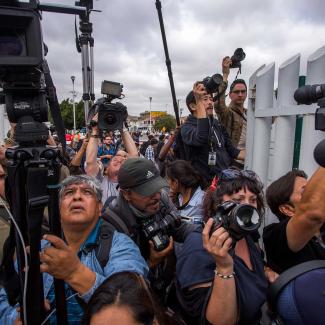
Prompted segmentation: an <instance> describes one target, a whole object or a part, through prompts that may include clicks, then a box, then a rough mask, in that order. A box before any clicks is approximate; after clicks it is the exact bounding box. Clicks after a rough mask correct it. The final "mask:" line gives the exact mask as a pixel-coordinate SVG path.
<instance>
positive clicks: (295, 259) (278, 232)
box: [263, 218, 325, 273]
mask: <svg viewBox="0 0 325 325" xmlns="http://www.w3.org/2000/svg"><path fill="white" fill-rule="evenodd" d="M289 220H290V219H289V218H288V219H285V220H282V221H280V222H279V223H272V224H271V225H268V226H267V227H265V228H264V230H263V241H264V248H265V253H266V259H267V262H268V264H269V266H270V267H271V268H272V269H273V270H274V271H276V272H278V273H281V272H283V271H285V270H287V269H289V268H290V267H292V266H295V265H297V264H300V263H303V262H308V261H311V260H323V259H325V248H324V247H322V246H321V245H320V244H319V243H318V241H317V238H316V237H314V238H312V239H311V240H310V241H309V242H308V243H307V244H306V245H305V247H304V248H302V249H301V250H300V251H299V252H296V253H295V252H293V251H291V250H290V248H289V246H288V241H287V224H288V222H289Z"/></svg>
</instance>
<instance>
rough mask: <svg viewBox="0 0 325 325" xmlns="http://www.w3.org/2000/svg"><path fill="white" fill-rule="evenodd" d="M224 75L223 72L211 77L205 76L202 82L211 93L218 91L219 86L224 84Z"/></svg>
mask: <svg viewBox="0 0 325 325" xmlns="http://www.w3.org/2000/svg"><path fill="white" fill-rule="evenodd" d="M222 81H223V77H222V75H221V74H219V73H216V74H214V75H213V76H211V77H205V78H204V79H203V80H202V84H203V85H204V87H205V89H206V90H207V92H208V93H209V94H213V93H217V92H218V91H219V86H220V85H221V84H222Z"/></svg>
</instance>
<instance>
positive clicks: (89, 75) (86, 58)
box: [76, 0, 95, 121]
mask: <svg viewBox="0 0 325 325" xmlns="http://www.w3.org/2000/svg"><path fill="white" fill-rule="evenodd" d="M77 4H82V5H83V6H85V7H86V8H87V10H86V12H85V13H83V14H81V15H79V17H80V22H79V30H80V32H81V35H80V36H78V35H77V30H76V46H77V51H78V52H79V53H81V64H82V83H83V95H82V99H83V101H84V110H85V121H87V118H88V113H89V107H90V106H91V105H90V104H92V102H93V101H94V100H95V94H94V38H93V37H92V36H91V33H92V31H93V25H92V23H91V22H90V21H89V14H90V11H91V10H92V9H93V5H92V1H85V0H84V1H80V3H77Z"/></svg>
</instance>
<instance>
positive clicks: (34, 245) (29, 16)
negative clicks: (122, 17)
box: [0, 0, 92, 325]
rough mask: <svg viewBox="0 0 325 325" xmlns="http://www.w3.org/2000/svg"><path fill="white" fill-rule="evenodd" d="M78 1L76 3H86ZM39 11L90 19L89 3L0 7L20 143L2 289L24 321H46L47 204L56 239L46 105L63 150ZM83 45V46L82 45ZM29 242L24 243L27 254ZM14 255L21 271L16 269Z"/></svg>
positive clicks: (12, 174) (6, 91) (13, 164)
mask: <svg viewBox="0 0 325 325" xmlns="http://www.w3.org/2000/svg"><path fill="white" fill-rule="evenodd" d="M91 1H92V0H87V1H86V0H83V1H81V2H80V5H85V6H86V4H90V3H91ZM41 11H50V12H58V13H67V14H75V15H79V16H80V18H81V16H83V17H84V18H86V16H87V17H88V16H89V12H90V11H89V10H88V6H87V8H83V7H78V6H60V5H54V4H40V3H39V1H38V0H29V1H24V2H20V1H17V0H8V1H1V4H0V87H1V88H2V92H1V94H0V103H1V104H5V105H6V110H7V114H8V118H9V120H10V122H12V123H17V125H16V128H15V140H16V142H17V143H18V145H17V146H14V147H12V148H9V149H8V150H7V151H6V157H7V158H8V164H7V174H8V175H7V177H6V189H7V192H6V197H7V199H8V202H9V205H10V210H11V213H12V221H13V222H12V223H11V227H12V228H13V229H11V231H10V237H9V238H8V241H7V243H8V245H7V246H6V252H5V254H4V258H3V261H2V263H1V266H0V281H1V286H3V287H4V288H5V290H6V293H7V297H8V301H9V303H10V304H11V305H15V304H16V303H17V302H19V304H20V309H21V311H22V313H21V318H22V321H23V324H25V325H26V324H41V323H44V319H45V314H46V313H45V309H44V292H43V291H44V290H43V282H42V281H43V276H42V274H41V272H40V264H41V263H40V254H39V250H40V242H41V238H42V224H43V221H44V209H45V208H46V207H47V208H48V215H49V218H48V220H49V225H50V232H51V233H52V234H55V235H57V236H61V234H62V233H61V225H60V218H59V217H58V216H59V206H58V202H59V199H58V191H59V186H58V183H59V176H60V161H59V159H58V158H59V155H60V153H59V150H58V148H56V147H52V146H47V143H46V140H47V138H48V128H47V125H46V124H45V123H44V122H46V121H47V120H48V106H49V107H50V109H51V116H52V118H53V120H54V124H55V127H56V130H57V133H58V136H59V138H60V142H61V143H62V145H63V147H65V136H64V133H65V130H64V124H63V121H62V118H61V112H60V107H59V103H58V100H57V96H56V91H55V86H54V84H53V81H52V78H51V75H50V70H49V67H48V65H47V62H46V60H45V58H44V55H45V54H46V53H45V52H46V50H47V49H46V46H45V44H44V43H43V38H42V29H41V21H40V20H41ZM84 48H85V46H84ZM26 246H29V258H27V253H26ZM14 255H15V256H16V258H17V265H18V273H16V272H14V270H15V268H14V266H13V262H14ZM54 292H55V301H56V309H57V315H56V317H57V321H58V324H67V320H66V319H67V311H66V297H65V287H64V282H63V281H62V280H58V279H55V280H54Z"/></svg>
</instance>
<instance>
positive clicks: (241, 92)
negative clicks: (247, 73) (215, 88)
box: [232, 90, 246, 95]
mask: <svg viewBox="0 0 325 325" xmlns="http://www.w3.org/2000/svg"><path fill="white" fill-rule="evenodd" d="M232 93H234V94H236V95H238V94H246V90H233V91H232Z"/></svg>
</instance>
